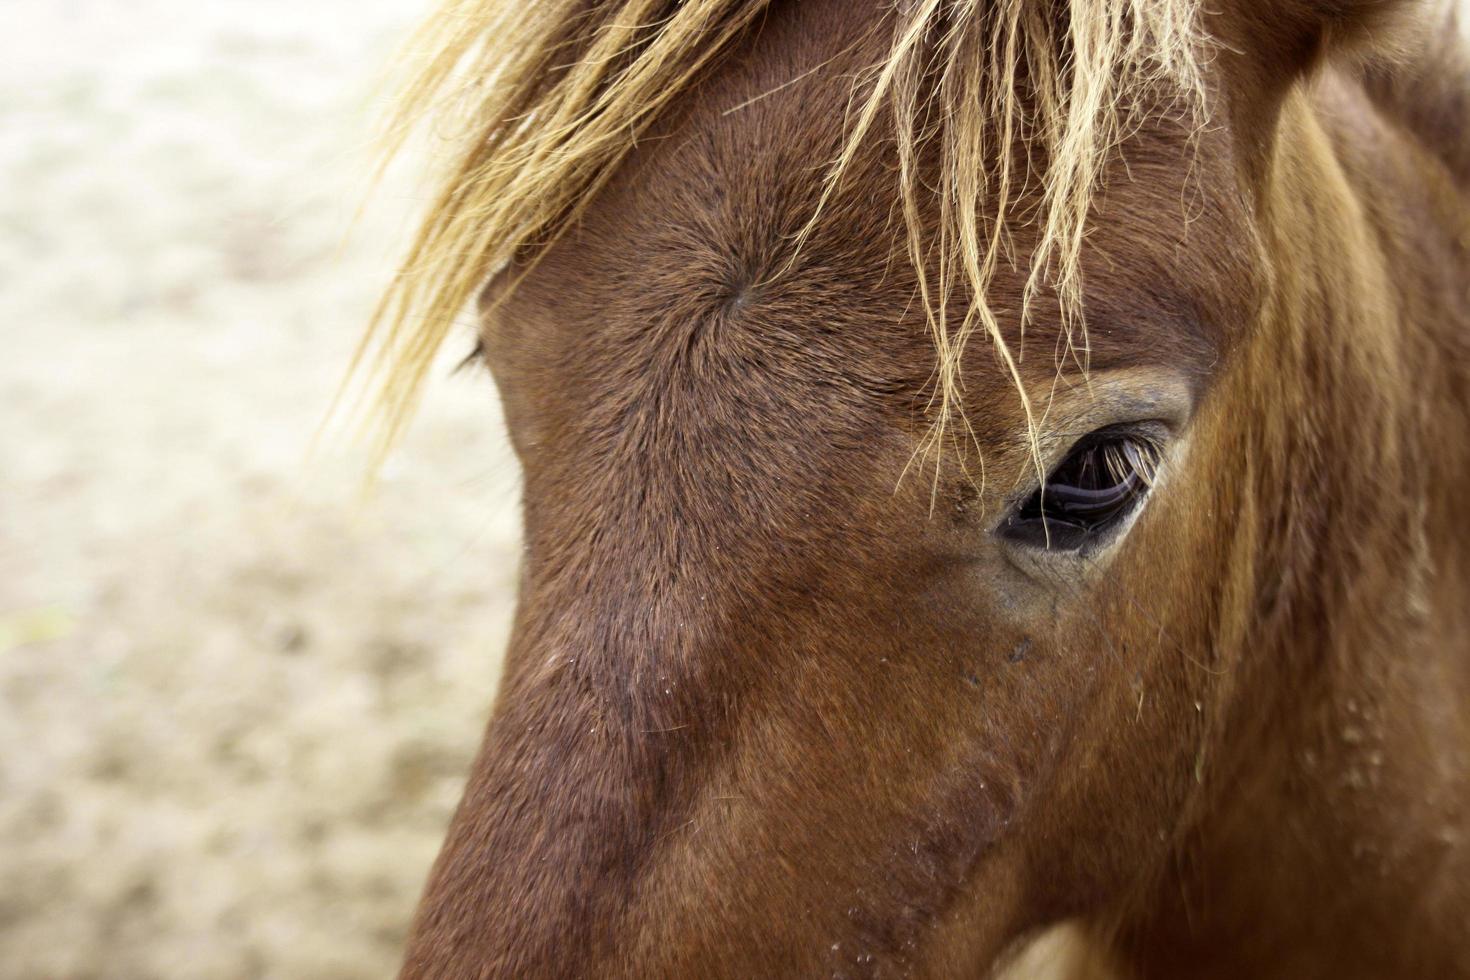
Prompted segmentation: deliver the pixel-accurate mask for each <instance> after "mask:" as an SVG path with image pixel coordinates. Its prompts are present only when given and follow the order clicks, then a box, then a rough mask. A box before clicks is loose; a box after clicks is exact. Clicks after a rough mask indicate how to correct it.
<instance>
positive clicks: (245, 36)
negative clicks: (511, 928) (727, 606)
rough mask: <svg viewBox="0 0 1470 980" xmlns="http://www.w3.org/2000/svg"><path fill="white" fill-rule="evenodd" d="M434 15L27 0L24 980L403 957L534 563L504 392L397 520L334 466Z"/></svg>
mask: <svg viewBox="0 0 1470 980" xmlns="http://www.w3.org/2000/svg"><path fill="white" fill-rule="evenodd" d="M425 7H426V3H425V0H252V2H248V3H247V2H244V0H212V2H207V3H199V2H189V0H127V2H119V0H7V2H6V3H4V4H3V5H0V413H3V414H0V976H3V977H5V978H43V977H44V978H81V977H109V978H117V977H154V976H160V977H161V976H167V977H191V978H193V977H253V976H273V977H367V976H385V975H388V974H390V973H391V971H392V970H393V968H394V966H395V965H396V958H397V954H398V946H399V943H400V941H401V938H402V936H403V931H404V927H405V925H406V924H407V922H408V919H409V916H410V914H411V911H412V907H413V903H414V900H415V899H416V897H417V891H418V889H419V887H420V884H421V881H422V878H423V876H424V874H425V872H426V870H427V867H428V863H429V861H430V860H431V859H432V857H433V854H434V851H435V849H436V847H437V845H438V841H439V837H440V835H441V833H442V831H443V826H444V823H445V821H446V820H447V818H448V814H449V812H450V808H451V807H452V806H453V804H454V801H455V800H456V798H457V796H458V793H459V789H460V784H461V781H462V778H463V770H464V768H465V766H466V765H467V763H468V760H469V758H470V755H471V753H472V751H473V748H474V744H475V743H476V742H477V740H478V737H479V733H480V729H481V726H482V724H483V719H484V716H485V713H486V710H487V707H488V704H489V701H490V697H491V694H492V689H493V687H494V683H495V674H496V670H497V666H498V658H499V654H500V649H501V646H502V645H503V642H504V638H505V634H506V629H507V620H508V616H509V612H510V609H511V603H512V598H513V595H512V593H513V584H514V575H515V569H516V553H517V549H518V547H519V544H518V540H517V533H518V532H517V527H516V524H517V517H516V512H515V506H516V504H515V494H516V479H517V477H516V473H515V469H514V465H513V462H512V460H511V458H510V456H509V454H508V452H507V449H506V446H505V443H504V441H503V438H502V434H501V429H500V422H499V416H498V408H497V405H496V401H495V397H494V393H493V391H492V389H491V386H490V383H489V381H488V379H486V378H484V377H481V376H474V375H471V374H465V375H461V376H457V377H453V378H450V377H448V376H447V368H446V369H445V371H442V372H440V378H439V379H438V380H436V383H435V384H434V385H433V387H432V391H431V393H430V396H429V400H428V403H427V405H426V406H425V411H424V412H423V414H422V416H421V417H420V418H419V420H418V422H417V423H416V425H415V427H414V429H413V430H412V432H411V433H410V435H409V437H408V439H407V441H406V444H405V445H404V447H403V449H402V450H401V451H400V452H399V453H398V454H397V455H396V456H395V457H394V460H393V463H392V464H391V465H390V466H389V468H388V469H387V471H386V472H385V473H384V475H383V479H382V482H381V485H380V486H379V488H378V490H377V492H376V494H375V495H373V496H372V497H370V498H367V499H363V498H362V497H361V496H360V494H359V493H358V490H359V482H360V479H361V476H362V472H363V457H362V455H361V454H360V453H357V452H354V451H353V450H352V448H351V446H350V444H349V443H348V442H346V440H345V439H343V438H334V439H329V440H328V441H327V442H326V443H325V445H324V448H323V449H322V450H321V451H320V452H319V453H318V454H317V456H316V457H315V458H314V459H313V460H312V461H310V462H308V461H307V448H308V444H309V442H310V439H311V436H312V435H313V433H314V431H315V429H316V427H317V425H318V423H319V422H320V421H321V420H322V417H323V414H324V413H325V411H326V409H327V407H328V404H329V402H330V400H331V396H332V394H333V391H334V388H335V386H336V384H337V382H338V381H339V379H340V377H341V373H342V370H343V368H344V366H345V364H346V361H347V358H348V356H349V354H350V352H351V349H352V346H353V344H354V342H355V340H356V338H357V335H358V333H359V330H360V328H361V326H362V324H363V321H364V318H365V316H366V313H367V310H368V308H369V306H370V304H371V303H372V301H373V299H374V294H375V293H376V292H377V290H378V289H379V288H380V287H381V286H382V285H383V283H384V282H385V279H386V277H387V275H388V274H389V272H390V271H391V268H392V263H393V260H394V258H395V253H396V251H397V250H398V249H399V248H400V247H401V245H402V244H403V236H404V234H405V232H406V230H407V229H406V223H405V217H406V216H407V215H409V214H411V213H412V212H413V210H414V206H415V201H414V200H413V196H412V194H411V193H410V192H409V191H408V190H407V188H409V187H412V186H415V184H414V183H411V182H408V181H407V180H406V178H405V179H399V178H394V179H390V181H389V182H388V184H387V185H386V186H385V187H384V188H383V189H382V190H381V191H380V192H379V193H378V194H376V195H375V196H374V197H373V198H372V199H371V202H370V205H369V207H368V209H367V211H366V212H365V214H364V216H363V219H362V221H361V223H360V225H359V226H358V228H357V229H356V232H355V234H354V235H353V236H352V237H351V238H348V237H347V235H348V232H349V226H350V223H351V219H352V217H353V214H354V212H355V210H356V209H357V206H358V205H359V204H360V203H361V202H362V201H363V200H364V195H365V192H366V175H367V173H368V170H369V165H370V163H371V152H370V150H371V147H370V142H371V139H372V133H373V131H374V129H373V125H374V121H375V119H376V117H377V116H378V115H379V114H380V111H381V109H382V105H381V101H380V100H381V94H380V92H378V91H376V90H375V87H376V83H377V81H378V78H379V75H380V72H381V71H382V70H383V68H384V66H385V64H386V63H387V61H388V60H389V57H390V55H391V53H392V52H393V50H394V49H395V48H396V47H397V46H398V45H399V44H400V43H401V42H402V40H403V38H404V36H405V34H406V32H407V29H408V28H409V27H410V26H411V24H412V23H413V22H414V21H415V20H416V19H417V18H418V16H420V15H421V13H422V12H423V10H424V9H425ZM344 241H345V242H346V244H345V245H344ZM461 339H462V341H463V346H464V348H465V350H466V351H467V350H468V346H469V339H468V332H467V331H466V333H465V336H464V337H463V338H461Z"/></svg>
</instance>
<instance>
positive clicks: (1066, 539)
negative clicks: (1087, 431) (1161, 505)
mask: <svg viewBox="0 0 1470 980" xmlns="http://www.w3.org/2000/svg"><path fill="white" fill-rule="evenodd" d="M1159 455H1160V449H1159V446H1158V444H1157V443H1156V442H1154V441H1153V440H1151V439H1148V438H1146V437H1144V436H1141V435H1138V434H1135V433H1130V432H1126V431H1122V432H1120V431H1118V430H1109V429H1104V430H1099V431H1098V432H1095V433H1092V434H1091V435H1088V436H1086V437H1084V438H1083V439H1082V440H1081V441H1079V442H1078V443H1077V445H1075V446H1073V447H1072V451H1071V452H1070V453H1068V454H1067V457H1066V459H1064V460H1063V461H1062V462H1061V464H1060V465H1058V466H1057V467H1056V468H1055V469H1054V470H1052V472H1051V473H1050V474H1049V475H1048V476H1047V478H1046V481H1045V483H1044V484H1043V485H1042V486H1041V487H1039V488H1038V489H1037V490H1036V492H1035V493H1033V494H1031V496H1030V497H1027V498H1026V499H1025V500H1024V501H1023V502H1022V503H1021V504H1020V506H1019V507H1017V508H1016V509H1015V511H1013V512H1012V514H1011V516H1010V517H1008V518H1007V519H1006V521H1005V523H1004V524H1002V525H1001V527H1000V532H1001V534H1002V536H1004V537H1007V538H1009V539H1011V540H1013V541H1016V542H1017V543H1020V544H1027V545H1032V546H1036V547H1042V548H1045V549H1047V550H1050V551H1076V550H1080V549H1081V548H1082V547H1083V546H1085V545H1087V544H1089V543H1093V542H1096V541H1098V540H1099V539H1101V538H1102V537H1104V536H1106V534H1107V533H1108V532H1109V531H1111V530H1113V529H1114V528H1115V527H1117V526H1118V525H1119V524H1121V523H1122V520H1123V518H1125V517H1126V516H1127V515H1128V514H1130V513H1131V512H1132V511H1133V510H1134V509H1136V508H1137V507H1138V505H1139V504H1140V503H1141V502H1142V500H1143V498H1144V496H1146V495H1147V493H1148V490H1149V487H1150V486H1152V484H1153V480H1154V474H1155V472H1156V470H1157V467H1158V461H1159Z"/></svg>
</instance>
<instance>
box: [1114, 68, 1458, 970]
mask: <svg viewBox="0 0 1470 980" xmlns="http://www.w3.org/2000/svg"><path fill="white" fill-rule="evenodd" d="M1268 171H1269V172H1268V175H1267V176H1266V179H1265V180H1264V190H1263V192H1262V196H1261V198H1260V228H1261V239H1262V241H1261V249H1262V254H1263V256H1264V257H1265V265H1266V267H1267V270H1268V272H1267V285H1266V288H1265V290H1264V294H1265V299H1264V303H1263V310H1262V315H1261V316H1260V318H1259V321H1258V322H1257V324H1256V325H1255V328H1254V330H1253V331H1252V332H1251V334H1250V335H1249V338H1248V339H1247V340H1245V341H1244V344H1245V349H1243V350H1240V351H1238V352H1237V356H1236V358H1235V366H1234V368H1233V370H1232V372H1231V374H1230V375H1229V376H1228V377H1227V378H1225V379H1224V380H1223V381H1222V385H1223V388H1224V390H1223V391H1221V392H1220V395H1221V397H1220V398H1219V399H1218V402H1219V404H1220V405H1221V406H1223V410H1222V411H1220V412H1219V413H1218V415H1217V416H1216V417H1215V418H1214V419H1213V420H1212V422H1211V423H1210V424H1211V426H1212V428H1211V432H1212V433H1213V435H1211V437H1210V438H1212V439H1214V440H1216V441H1217V442H1219V443H1220V445H1221V446H1222V447H1223V452H1222V453H1221V456H1220V460H1221V463H1220V465H1221V467H1222V468H1223V470H1224V471H1225V472H1226V473H1227V474H1228V472H1229V471H1230V470H1235V471H1238V472H1236V474H1235V476H1236V479H1237V480H1238V491H1237V493H1238V496H1236V497H1235V499H1234V501H1233V502H1231V503H1229V504H1228V506H1229V508H1230V509H1231V510H1232V511H1233V512H1234V513H1235V514H1236V515H1237V517H1238V520H1237V521H1236V523H1235V525H1234V541H1232V542H1231V543H1230V544H1229V545H1228V554H1229V557H1228V558H1227V559H1226V561H1227V562H1228V563H1229V564H1230V566H1231V567H1230V568H1229V570H1228V571H1229V578H1228V579H1226V580H1227V581H1232V582H1245V583H1248V586H1247V587H1246V588H1243V589H1239V590H1226V591H1227V592H1228V593H1230V595H1231V596H1234V597H1235V598H1229V597H1226V598H1222V600H1221V601H1222V603H1234V605H1231V606H1229V608H1227V609H1225V610H1224V611H1223V612H1222V615H1221V617H1220V618H1221V620H1222V622H1225V624H1226V625H1224V626H1223V627H1222V635H1221V636H1220V643H1221V645H1222V646H1227V647H1229V648H1231V649H1232V650H1233V651H1234V652H1233V654H1232V656H1233V657H1234V662H1233V663H1232V664H1231V665H1230V667H1229V668H1228V669H1227V670H1224V671H1222V672H1221V673H1222V678H1221V680H1220V682H1219V683H1220V687H1219V689H1218V701H1217V703H1216V704H1214V705H1207V706H1206V708H1205V710H1206V712H1208V711H1209V710H1211V709H1212V708H1213V709H1214V710H1217V711H1218V714H1219V717H1220V718H1221V722H1220V725H1219V731H1220V732H1221V733H1226V732H1228V733H1229V735H1228V737H1227V736H1226V735H1225V734H1221V735H1220V736H1219V741H1218V743H1217V745H1218V747H1219V750H1220V751H1219V754H1218V755H1216V756H1215V757H1214V758H1215V760H1216V762H1215V763H1214V768H1213V769H1212V778H1213V780H1214V785H1213V787H1212V788H1211V789H1210V790H1209V791H1208V792H1207V797H1208V800H1209V801H1210V802H1208V803H1206V804H1205V808H1204V809H1206V811H1207V813H1206V815H1205V816H1202V817H1201V819H1200V821H1199V828H1198V833H1197V835H1196V837H1195V844H1193V845H1191V853H1190V854H1189V855H1188V856H1187V857H1184V858H1182V860H1181V866H1182V867H1181V869H1179V870H1177V871H1176V872H1175V874H1173V875H1172V876H1171V877H1170V880H1169V881H1168V882H1167V883H1166V884H1164V885H1163V888H1162V891H1163V893H1167V896H1168V900H1166V901H1164V902H1161V903H1159V904H1160V905H1169V906H1171V907H1174V908H1177V907H1179V903H1178V902H1177V901H1173V900H1174V899H1177V897H1178V895H1179V893H1180V892H1183V893H1184V896H1185V898H1184V903H1183V905H1184V906H1186V907H1187V906H1188V905H1189V904H1190V895H1191V894H1194V895H1195V896H1196V897H1197V898H1198V899H1199V901H1202V902H1204V901H1207V902H1208V904H1209V905H1210V906H1211V908H1212V910H1213V911H1214V912H1216V913H1219V916H1218V918H1217V919H1216V920H1215V921H1217V922H1221V923H1229V925H1228V926H1226V927H1225V928H1226V932H1224V933H1223V934H1220V933H1212V932H1211V931H1210V929H1209V928H1208V927H1201V926H1200V925H1199V924H1198V923H1197V922H1195V923H1191V922H1189V921H1187V917H1185V918H1178V917H1177V916H1176V915H1175V914H1174V913H1171V912H1169V911H1159V910H1158V909H1154V910H1152V911H1151V912H1150V913H1149V915H1150V916H1152V917H1156V918H1151V919H1150V921H1149V924H1148V925H1147V926H1145V927H1144V928H1143V929H1141V930H1139V931H1138V932H1137V933H1136V935H1139V936H1144V937H1152V939H1151V940H1150V939H1145V940H1143V943H1144V944H1145V946H1146V947H1148V948H1147V949H1146V950H1145V952H1144V953H1143V954H1142V958H1143V959H1144V960H1145V961H1150V962H1151V965H1152V966H1153V967H1154V968H1155V969H1154V972H1156V973H1159V975H1184V974H1186V973H1187V974H1188V975H1196V967H1197V966H1198V964H1199V963H1200V962H1214V963H1217V964H1219V965H1220V967H1219V968H1220V969H1221V970H1222V971H1223V972H1222V973H1221V974H1220V975H1221V976H1274V975H1277V973H1276V972H1275V971H1276V970H1279V969H1281V968H1282V964H1281V963H1280V961H1279V956H1278V955H1277V954H1279V952H1280V950H1281V949H1283V948H1288V947H1296V948H1303V949H1311V950H1312V955H1313V957H1314V959H1312V960H1311V961H1310V962H1304V963H1298V964H1295V965H1290V964H1288V965H1287V969H1289V970H1290V969H1296V968H1297V967H1299V968H1300V970H1298V972H1296V973H1294V974H1293V973H1286V974H1283V975H1295V976H1319V975H1320V976H1337V977H1358V976H1387V975H1401V974H1403V972H1404V970H1405V969H1415V968H1419V967H1422V968H1423V969H1421V970H1419V974H1418V975H1460V974H1461V973H1466V972H1470V950H1467V949H1466V947H1465V945H1464V942H1463V935H1462V932H1463V928H1462V927H1463V922H1464V921H1467V916H1470V848H1467V847H1466V846H1465V845H1464V844H1462V843H1461V842H1462V841H1466V842H1470V758H1467V755H1466V754H1467V752H1470V724H1467V721H1466V719H1465V717H1464V709H1463V706H1464V704H1466V703H1470V646H1467V642H1470V641H1467V638H1470V612H1467V610H1470V554H1467V552H1470V547H1467V536H1466V535H1465V533H1464V530H1463V496H1462V488H1463V487H1465V486H1467V485H1470V446H1467V442H1470V440H1467V439H1466V435H1465V434H1466V432H1467V431H1470V296H1467V294H1466V269H1467V268H1470V255H1467V250H1470V200H1467V192H1466V189H1467V186H1470V185H1467V182H1465V181H1464V180H1462V179H1460V177H1459V176H1458V175H1456V174H1455V173H1454V172H1453V170H1452V169H1451V167H1450V166H1449V164H1448V163H1447V160H1446V157H1445V156H1444V155H1443V154H1441V153H1439V152H1438V151H1437V150H1436V148H1435V147H1434V146H1432V145H1429V144H1427V143H1425V142H1424V141H1423V140H1422V139H1420V138H1419V137H1418V135H1417V134H1416V133H1415V131H1414V130H1413V129H1412V128H1410V127H1407V126H1406V125H1404V124H1403V122H1402V120H1401V119H1399V118H1396V117H1395V116H1393V115H1392V114H1390V113H1389V112H1388V111H1387V110H1386V109H1385V107H1384V105H1383V104H1382V103H1381V102H1375V100H1374V99H1373V98H1372V97H1371V96H1370V95H1369V93H1368V91H1367V90H1366V89H1365V88H1364V87H1363V85H1362V84H1361V83H1360V82H1359V81H1358V80H1357V79H1355V78H1353V77H1350V76H1348V75H1347V74H1344V73H1340V72H1337V71H1336V70H1333V69H1327V70H1325V71H1324V72H1323V74H1322V75H1321V76H1320V77H1319V78H1318V79H1316V80H1315V81H1314V82H1313V83H1312V84H1311V85H1308V86H1303V87H1302V88H1300V89H1299V90H1297V91H1294V92H1293V93H1291V94H1290V95H1288V96H1287V98H1286V100H1285V103H1284V105H1283V108H1282V115H1281V121H1280V128H1279V131H1278V134H1277V137H1276V144H1275V147H1274V149H1273V150H1272V157H1271V160H1270V164H1269V167H1268ZM1222 479H1225V477H1222ZM1457 497H1459V498H1460V499H1457ZM1242 597H1244V598H1242ZM1182 868H1188V869H1189V870H1188V871H1185V870H1183V869H1182ZM1227 910H1228V911H1227ZM1161 937H1167V938H1161ZM1314 939H1315V941H1316V944H1314V942H1313V940H1314ZM1317 944H1320V945H1317ZM1176 956H1177V957H1180V959H1177V960H1176V959H1174V957H1176ZM1176 968H1177V969H1176ZM1206 973H1207V974H1208V971H1206Z"/></svg>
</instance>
